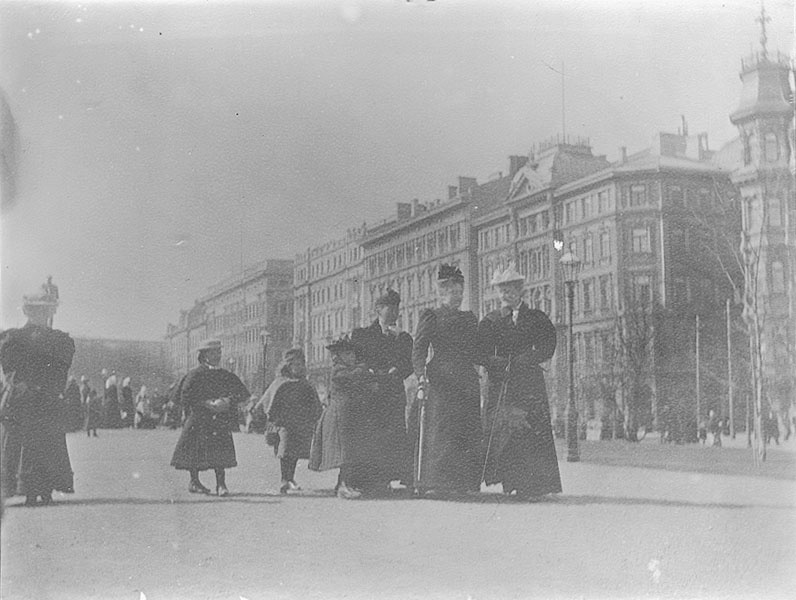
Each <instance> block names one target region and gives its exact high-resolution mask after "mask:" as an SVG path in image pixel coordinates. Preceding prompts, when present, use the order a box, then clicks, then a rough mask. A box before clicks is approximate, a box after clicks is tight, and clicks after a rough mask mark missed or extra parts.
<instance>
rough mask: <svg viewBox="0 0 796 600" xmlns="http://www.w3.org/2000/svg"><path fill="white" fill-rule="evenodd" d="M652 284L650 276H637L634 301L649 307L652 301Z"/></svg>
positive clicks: (634, 280)
mask: <svg viewBox="0 0 796 600" xmlns="http://www.w3.org/2000/svg"><path fill="white" fill-rule="evenodd" d="M651 294H652V283H651V279H650V276H649V275H636V276H634V277H633V299H634V300H635V301H636V302H638V303H639V304H641V305H643V306H648V305H649V304H650V302H651V300H652V295H651Z"/></svg>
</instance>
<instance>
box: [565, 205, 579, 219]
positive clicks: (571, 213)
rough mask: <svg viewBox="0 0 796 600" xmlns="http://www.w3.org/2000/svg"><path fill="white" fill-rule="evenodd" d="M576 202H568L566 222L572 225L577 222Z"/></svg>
mask: <svg viewBox="0 0 796 600" xmlns="http://www.w3.org/2000/svg"><path fill="white" fill-rule="evenodd" d="M576 206H577V205H576V204H575V202H568V203H567V206H566V222H567V223H572V222H573V221H574V220H575V208H576Z"/></svg>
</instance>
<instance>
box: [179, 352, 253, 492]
mask: <svg viewBox="0 0 796 600" xmlns="http://www.w3.org/2000/svg"><path fill="white" fill-rule="evenodd" d="M220 362H221V341H220V340H206V341H205V342H204V344H202V345H201V346H200V347H199V366H198V367H196V368H195V369H193V370H191V371H189V372H188V374H187V375H186V376H185V377H184V378H183V380H182V381H181V382H180V386H179V389H178V390H177V394H176V395H177V396H178V397H179V403H180V404H181V405H182V406H183V407H184V409H185V410H186V411H187V412H188V417H187V418H186V420H185V423H184V424H183V428H182V434H181V435H180V439H179V440H178V441H177V446H176V448H174V456H173V457H172V459H171V466H173V467H174V468H176V469H183V470H186V471H188V472H189V473H190V476H191V481H190V484H189V486H188V491H189V492H191V493H194V494H209V493H210V490H209V489H208V488H206V487H205V486H203V485H202V483H201V482H200V481H199V471H206V470H208V469H213V470H214V471H215V474H216V493H217V494H218V495H219V496H227V495H229V490H228V489H227V484H226V478H225V471H224V470H225V469H228V468H231V467H235V466H237V465H238V462H237V459H236V456H235V443H234V442H233V440H232V432H233V431H239V428H238V404H240V403H242V402H245V401H246V400H248V398H249V396H250V394H249V390H247V389H246V386H245V385H243V383H242V382H241V380H240V379H238V377H237V376H236V375H235V374H234V373H231V372H229V371H227V370H225V369H222V368H220V367H219V366H218V365H219V364H220Z"/></svg>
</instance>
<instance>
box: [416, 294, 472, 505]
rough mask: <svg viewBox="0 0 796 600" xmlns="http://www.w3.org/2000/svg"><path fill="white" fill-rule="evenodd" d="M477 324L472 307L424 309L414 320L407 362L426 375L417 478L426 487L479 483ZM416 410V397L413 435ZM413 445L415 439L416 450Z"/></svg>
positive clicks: (461, 487)
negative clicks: (464, 309)
mask: <svg viewBox="0 0 796 600" xmlns="http://www.w3.org/2000/svg"><path fill="white" fill-rule="evenodd" d="M477 327H478V320H477V319H476V317H475V315H474V314H473V313H472V312H470V311H460V310H452V309H450V308H447V307H441V308H437V309H433V310H431V309H429V310H426V311H425V312H423V313H422V314H421V315H420V319H419V321H418V324H417V333H416V334H415V341H414V347H413V350H412V362H413V364H414V369H415V373H416V374H417V376H418V377H421V376H422V375H423V374H424V373H425V375H426V377H427V379H428V390H427V394H426V399H425V435H424V443H423V452H422V465H421V477H420V482H419V486H420V487H422V488H424V489H426V490H430V489H433V490H453V491H478V490H479V489H480V482H481V470H482V468H483V463H482V457H483V451H482V430H481V397H480V387H479V382H478V373H477V372H476V366H475V365H476V364H477V363H478V362H479V355H478V346H477V343H476V342H477V338H476V334H477ZM429 346H431V349H432V350H431V352H430V353H429ZM429 355H430V356H431V359H430V361H429V362H428V364H426V360H427V356H429ZM418 412H419V411H418V405H417V403H415V405H414V407H413V410H412V417H411V433H412V435H413V438H414V439H415V440H417V439H418V435H417V432H418V430H419V424H418V423H417V418H418V416H417V415H418ZM418 450H419V448H418V447H417V444H416V449H415V454H416V456H417V454H418Z"/></svg>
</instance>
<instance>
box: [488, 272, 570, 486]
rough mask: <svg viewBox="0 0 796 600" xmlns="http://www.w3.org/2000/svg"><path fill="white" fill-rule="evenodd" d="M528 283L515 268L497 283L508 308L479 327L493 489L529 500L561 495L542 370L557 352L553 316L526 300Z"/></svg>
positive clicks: (501, 275) (495, 279) (494, 281)
mask: <svg viewBox="0 0 796 600" xmlns="http://www.w3.org/2000/svg"><path fill="white" fill-rule="evenodd" d="M524 283H525V278H524V277H523V276H522V275H521V274H520V273H519V272H518V271H516V270H515V269H514V268H513V267H512V266H509V267H508V268H507V269H505V270H499V271H497V272H496V273H495V276H494V277H493V279H492V285H494V286H496V287H497V288H498V293H499V296H500V300H501V304H502V308H500V309H499V310H496V311H493V312H491V313H489V314H488V315H487V316H486V317H484V319H483V320H482V321H481V323H480V324H479V326H478V335H479V343H480V345H481V354H482V355H483V356H484V360H485V362H486V368H487V372H488V374H489V397H488V400H487V403H486V407H485V410H484V443H485V444H486V461H485V465H484V478H485V482H486V484H487V485H494V484H496V483H501V484H502V486H503V493H505V494H511V493H513V492H514V493H516V495H517V497H518V498H520V499H524V500H531V499H539V498H541V497H543V496H545V495H547V494H555V493H559V492H561V476H560V474H559V471H558V459H557V457H556V447H555V441H554V439H553V431H552V426H551V417H550V405H549V403H548V399H547V390H546V388H545V380H544V372H543V371H542V368H541V367H540V366H539V365H540V364H541V363H543V362H546V361H548V360H550V359H551V358H552V357H553V353H554V352H555V349H556V329H555V326H554V325H553V323H552V322H551V321H550V319H549V318H548V316H547V315H546V314H545V313H543V312H542V311H540V310H535V309H531V308H529V307H528V305H527V304H526V303H525V302H523V300H522V293H523V286H524Z"/></svg>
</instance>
